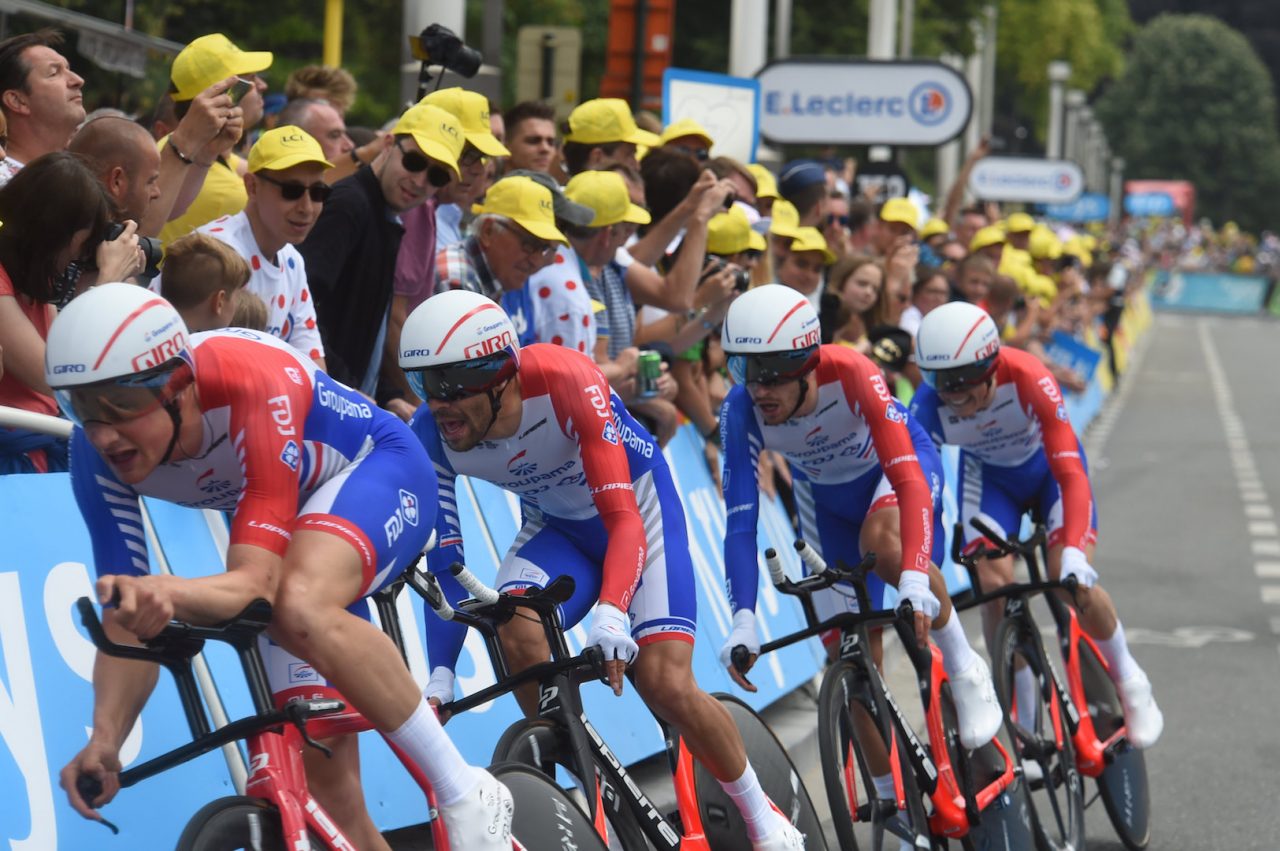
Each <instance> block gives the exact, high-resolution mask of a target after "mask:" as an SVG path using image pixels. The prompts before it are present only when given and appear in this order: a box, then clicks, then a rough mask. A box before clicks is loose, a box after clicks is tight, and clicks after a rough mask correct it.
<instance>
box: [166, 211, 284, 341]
mask: <svg viewBox="0 0 1280 851" xmlns="http://www.w3.org/2000/svg"><path fill="white" fill-rule="evenodd" d="M249 274H250V269H249V264H248V263H247V262H246V261H245V259H244V258H243V257H241V256H240V255H239V254H237V253H236V252H235V249H233V248H232V247H231V246H229V245H227V244H226V243H225V242H222V241H220V240H217V239H214V238H213V237H211V236H208V235H206V234H203V233H190V234H187V235H186V236H184V237H182V238H181V239H179V240H177V241H175V242H174V243H173V245H170V246H169V251H168V253H167V254H166V256H165V261H164V278H163V279H162V281H161V288H162V292H161V294H162V295H163V296H164V297H165V298H166V299H168V300H169V303H170V304H172V305H173V306H174V308H175V309H176V310H177V311H178V313H179V315H181V316H182V321H183V322H185V323H186V324H187V329H188V330H190V331H191V332H192V333H194V332H196V331H212V330H214V329H215V328H226V327H227V326H228V325H236V326H238V327H249V326H245V325H240V324H239V323H237V322H236V321H235V314H236V312H237V305H238V303H239V302H238V298H240V296H239V293H240V292H241V291H243V290H244V286H245V284H247V283H248V282H249ZM259 303H261V299H259ZM262 309H263V311H264V312H265V311H266V305H265V304H263V305H262ZM261 325H262V326H265V325H266V319H265V318H264V319H263V321H262V322H261ZM258 330H262V329H261V327H260V328H259V329H258Z"/></svg>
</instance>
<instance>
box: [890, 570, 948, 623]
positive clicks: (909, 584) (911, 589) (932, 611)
mask: <svg viewBox="0 0 1280 851" xmlns="http://www.w3.org/2000/svg"><path fill="white" fill-rule="evenodd" d="M898 597H899V598H900V599H903V600H909V601H910V602H911V608H913V609H915V610H916V611H917V612H920V613H922V614H923V615H924V616H925V617H927V618H928V619H929V620H933V619H934V618H936V617H937V616H938V612H940V611H941V610H942V604H941V603H939V602H938V598H937V597H935V596H933V592H932V591H930V590H929V574H927V573H925V572H923V571H920V570H904V571H902V576H900V577H899V578H898Z"/></svg>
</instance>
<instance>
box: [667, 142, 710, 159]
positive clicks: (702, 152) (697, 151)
mask: <svg viewBox="0 0 1280 851" xmlns="http://www.w3.org/2000/svg"><path fill="white" fill-rule="evenodd" d="M667 147H670V148H675V149H676V150H677V151H680V152H681V153H685V154H688V155H689V156H691V157H693V158H694V159H695V160H705V159H707V158H709V157H710V156H711V152H710V151H708V150H707V149H706V148H691V147H689V146H687V145H668V146H667Z"/></svg>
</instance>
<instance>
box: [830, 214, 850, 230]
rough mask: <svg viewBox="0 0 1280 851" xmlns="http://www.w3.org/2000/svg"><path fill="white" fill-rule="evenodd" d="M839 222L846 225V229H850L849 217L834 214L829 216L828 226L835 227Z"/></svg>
mask: <svg viewBox="0 0 1280 851" xmlns="http://www.w3.org/2000/svg"><path fill="white" fill-rule="evenodd" d="M837 222H839V223H840V224H842V225H844V226H845V227H848V226H849V217H848V216H837V215H835V214H834V213H832V214H830V215H828V216H827V224H828V225H834V224H836V223H837Z"/></svg>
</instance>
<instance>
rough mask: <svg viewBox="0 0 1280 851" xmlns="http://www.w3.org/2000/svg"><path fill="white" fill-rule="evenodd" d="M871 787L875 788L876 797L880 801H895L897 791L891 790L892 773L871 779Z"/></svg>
mask: <svg viewBox="0 0 1280 851" xmlns="http://www.w3.org/2000/svg"><path fill="white" fill-rule="evenodd" d="M871 785H873V786H875V787H876V797H877V798H879V799H880V800H882V801H896V800H897V799H898V790H897V789H894V788H893V772H890V773H888V774H881V775H880V776H878V777H872V778H871Z"/></svg>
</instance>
